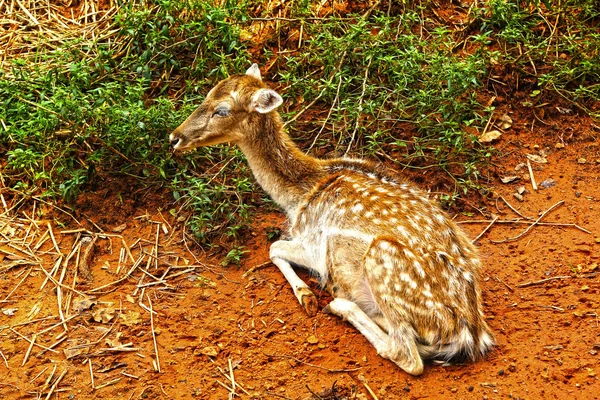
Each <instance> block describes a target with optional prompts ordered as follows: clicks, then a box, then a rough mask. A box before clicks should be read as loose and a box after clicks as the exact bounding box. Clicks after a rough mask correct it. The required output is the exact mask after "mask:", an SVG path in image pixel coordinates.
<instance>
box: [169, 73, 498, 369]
mask: <svg viewBox="0 0 600 400" xmlns="http://www.w3.org/2000/svg"><path fill="white" fill-rule="evenodd" d="M282 103H283V99H282V97H281V95H280V94H279V93H277V92H276V91H275V90H273V89H271V88H269V87H268V86H267V85H266V84H265V83H264V82H263V80H262V77H261V73H260V68H259V67H258V65H257V64H253V65H252V66H251V67H250V68H249V69H248V70H247V71H246V73H245V74H237V75H232V76H230V77H228V78H226V79H224V80H222V81H220V82H219V83H218V84H217V85H216V86H215V87H214V88H212V89H211V90H210V91H209V93H208V94H207V96H206V98H205V100H204V101H203V102H202V103H201V104H200V106H199V107H198V108H197V109H196V110H195V111H194V112H193V113H192V114H191V115H190V116H189V117H188V118H187V119H186V120H185V121H184V122H183V123H182V124H181V125H180V126H179V127H177V128H176V129H175V130H174V131H173V132H172V133H171V134H170V136H169V140H170V144H171V146H172V149H173V150H174V151H179V152H180V151H189V150H192V149H195V148H197V147H200V146H211V145H216V144H220V143H226V142H227V143H233V144H235V145H237V146H239V148H240V149H241V150H242V152H243V154H244V155H245V157H246V159H247V162H248V164H249V166H250V169H251V170H252V173H253V175H254V177H255V179H256V180H257V182H258V183H259V185H260V186H261V187H262V188H263V189H264V190H265V191H266V192H267V194H268V195H269V196H270V197H271V198H272V199H273V200H274V201H275V202H276V203H277V204H278V205H279V206H280V207H281V208H282V209H283V211H284V212H285V214H286V216H287V219H288V224H289V229H288V232H287V236H286V239H280V240H277V241H275V242H274V243H272V245H271V246H270V250H269V257H270V259H271V261H272V263H273V264H275V265H276V266H277V267H278V269H279V270H280V271H281V273H282V274H283V276H284V277H285V279H286V280H287V282H288V283H289V284H290V286H291V288H292V290H293V293H294V295H295V297H296V298H297V299H298V302H299V303H300V305H301V306H302V307H303V308H304V310H305V312H306V314H307V315H308V316H309V317H313V316H315V315H316V314H317V312H318V302H317V297H316V296H315V294H314V293H313V291H312V290H311V289H310V287H309V286H308V285H307V284H306V283H305V282H304V281H303V280H302V279H301V278H300V277H299V276H298V274H297V273H296V270H295V269H294V268H295V267H300V268H304V269H307V270H308V271H310V272H311V273H312V274H313V275H314V276H316V277H317V279H318V282H319V284H320V285H321V288H324V289H325V290H327V291H328V292H329V293H330V294H331V296H332V297H333V300H332V301H331V302H329V304H328V305H326V306H325V308H324V309H323V312H327V313H330V314H333V315H336V316H338V317H340V318H341V319H343V320H345V321H347V322H349V323H350V324H351V325H353V326H354V327H355V328H356V329H357V330H358V331H359V332H360V333H361V334H362V335H364V337H365V338H366V339H367V340H368V341H369V342H370V343H371V344H372V345H373V346H374V348H375V350H376V351H377V353H378V354H379V355H380V356H381V357H383V358H386V359H388V360H390V361H392V362H393V363H395V364H396V365H397V366H398V367H400V368H401V369H402V370H404V371H405V372H407V373H408V374H411V375H420V374H422V373H423V370H424V363H425V362H429V361H431V362H437V363H443V364H446V365H447V364H455V363H464V362H474V361H477V360H479V359H481V358H483V356H485V355H486V353H488V352H489V351H490V350H491V349H492V348H493V347H494V346H495V341H494V337H493V334H492V332H491V330H490V328H489V327H488V325H487V323H486V321H485V316H484V313H483V311H482V294H481V289H480V269H481V261H480V259H479V256H478V251H477V249H476V248H475V246H474V245H473V244H472V243H471V241H470V240H469V238H468V237H467V235H466V234H465V233H464V232H463V231H462V230H461V229H460V228H459V227H458V226H457V225H456V224H455V223H454V222H453V221H452V220H451V219H450V218H449V217H448V216H447V214H446V213H445V212H444V211H443V210H442V209H441V208H440V207H439V206H438V205H437V204H436V203H434V201H432V200H430V199H429V197H428V196H427V195H426V193H425V192H424V191H422V190H421V189H419V188H417V187H416V186H415V185H413V184H412V183H410V182H408V181H406V180H404V179H402V177H400V176H399V173H398V172H394V171H393V170H392V169H389V170H388V169H385V168H383V167H382V166H381V165H379V164H377V163H375V162H372V161H366V160H362V159H354V158H345V157H343V158H331V159H319V158H314V157H312V156H310V155H308V154H305V153H304V152H302V151H301V150H300V149H299V147H298V146H297V145H296V144H295V143H294V142H293V141H292V139H291V138H290V137H289V136H288V134H287V133H286V132H285V131H284V125H283V122H282V118H281V116H280V114H279V112H278V111H277V108H278V107H279V106H280V105H281V104H282Z"/></svg>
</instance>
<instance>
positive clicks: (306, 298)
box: [298, 288, 319, 317]
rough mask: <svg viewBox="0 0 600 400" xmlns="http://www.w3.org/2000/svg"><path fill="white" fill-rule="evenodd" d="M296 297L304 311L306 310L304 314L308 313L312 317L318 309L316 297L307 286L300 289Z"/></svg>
mask: <svg viewBox="0 0 600 400" xmlns="http://www.w3.org/2000/svg"><path fill="white" fill-rule="evenodd" d="M298 297H299V300H300V304H302V307H304V311H306V314H308V316H309V317H314V316H315V315H317V312H318V311H319V303H318V302H317V297H316V296H315V295H314V293H313V292H311V290H310V289H309V288H306V289H305V290H302V291H301V293H299V296H298Z"/></svg>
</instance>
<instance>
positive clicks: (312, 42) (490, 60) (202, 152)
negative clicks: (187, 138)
mask: <svg viewBox="0 0 600 400" xmlns="http://www.w3.org/2000/svg"><path fill="white" fill-rule="evenodd" d="M221 3H222V4H221V5H215V4H214V2H212V1H211V2H209V1H207V0H188V1H184V2H175V1H172V0H162V1H146V2H144V4H145V5H144V6H142V3H141V2H137V1H134V2H128V3H127V4H126V5H123V6H122V8H121V9H120V10H119V12H118V13H117V14H116V15H115V16H114V17H113V19H112V21H111V25H110V27H111V28H112V29H113V30H112V31H111V32H113V33H112V34H111V35H110V36H107V35H104V36H103V35H98V39H97V40H95V41H92V40H89V39H86V40H84V39H68V40H65V41H64V43H63V44H62V45H59V46H58V47H56V46H55V45H52V46H50V43H47V42H44V41H43V40H44V39H41V38H38V39H36V40H38V41H39V43H37V48H38V50H37V51H35V52H30V53H25V54H22V55H21V56H20V57H19V58H13V59H12V60H10V62H9V63H8V64H6V65H5V68H4V69H3V70H2V71H0V122H1V124H0V155H1V156H2V157H3V158H4V160H5V162H3V163H2V168H3V170H2V178H3V180H4V183H5V185H6V186H7V187H9V188H11V189H13V190H15V191H17V192H19V193H23V194H27V195H38V196H45V197H47V198H52V199H60V198H62V199H64V201H66V202H67V203H73V202H74V201H75V200H76V198H77V196H78V194H79V193H81V192H82V191H85V190H89V189H90V188H92V187H94V185H93V184H94V183H97V182H100V181H102V179H103V178H104V177H106V176H107V175H111V176H114V177H119V176H125V175H127V176H134V177H136V178H138V181H139V182H140V184H141V185H162V186H166V187H168V188H169V189H170V190H171V191H172V193H173V196H174V200H175V201H176V203H175V204H176V207H175V208H174V211H173V212H176V210H177V209H179V208H182V209H187V210H191V211H192V213H191V215H192V216H191V217H190V218H189V220H188V224H189V228H190V231H191V232H192V233H193V234H194V235H195V237H196V238H197V239H198V240H199V241H200V242H202V243H204V244H211V243H214V242H215V241H216V239H217V238H224V239H225V240H224V241H225V242H227V243H230V245H229V247H228V250H231V252H230V253H229V254H230V255H229V256H228V257H226V259H227V262H238V261H239V259H240V258H241V257H242V255H243V249H241V248H240V247H239V243H237V239H238V238H239V237H240V232H242V231H243V230H244V228H245V227H246V226H247V224H248V221H249V219H250V216H251V214H252V210H253V208H254V207H255V206H256V204H259V203H260V202H261V200H260V196H261V195H260V194H259V195H257V193H260V192H258V188H257V186H256V185H255V184H254V183H253V180H252V178H251V174H250V171H249V170H248V168H247V166H246V164H245V163H244V160H243V157H242V155H241V153H240V152H239V150H237V149H235V148H232V147H229V146H216V147H214V148H202V149H199V150H198V151H196V152H194V153H192V154H189V155H186V156H185V157H183V158H174V157H173V156H172V155H171V154H170V152H169V150H168V143H167V137H168V134H169V132H170V131H171V130H172V129H173V128H174V127H176V126H177V125H178V124H179V123H180V122H181V121H183V120H184V119H185V118H186V117H187V115H189V114H190V113H191V111H192V110H193V109H194V108H195V107H196V106H197V105H198V104H199V103H200V102H201V101H202V99H203V95H204V94H205V93H206V92H207V91H208V89H209V88H210V87H211V86H212V85H214V84H215V83H216V82H217V81H218V80H220V79H222V78H224V77H226V76H228V75H229V74H232V73H239V72H243V71H244V70H245V69H246V68H247V67H248V66H249V65H250V63H251V62H252V61H256V62H259V63H260V64H261V65H262V66H263V67H264V68H268V71H267V72H266V74H265V75H266V77H267V79H268V80H270V81H272V82H273V83H274V85H275V86H276V87H277V88H278V90H279V91H280V92H281V93H282V95H283V96H284V99H285V103H284V106H283V107H282V111H283V112H284V117H285V119H286V120H289V121H291V122H290V123H289V125H288V130H289V131H290V133H291V135H292V136H294V137H295V138H297V139H298V141H299V142H300V143H301V144H302V146H303V147H304V148H305V149H309V148H311V151H312V152H313V153H315V154H318V155H324V154H337V155H343V154H346V153H347V154H349V155H358V156H367V157H377V158H379V159H381V160H384V161H390V160H391V161H392V162H395V163H397V164H399V165H400V166H402V167H410V168H433V169H438V170H440V171H443V173H444V174H445V175H446V176H447V179H448V180H449V181H450V182H452V183H453V184H454V190H451V191H450V192H448V193H446V194H445V197H444V202H445V203H448V204H451V203H452V202H453V201H455V200H456V199H457V198H458V197H459V196H460V195H461V194H462V193H464V192H465V191H467V190H469V189H478V188H481V187H484V186H485V185H486V184H487V181H486V180H485V177H484V176H483V174H482V171H484V170H485V166H486V165H487V164H488V163H489V162H490V160H491V157H492V156H493V150H492V149H490V148H488V147H486V146H483V145H481V144H480V143H479V142H478V141H477V135H476V134H475V133H476V132H481V131H482V130H483V129H484V127H485V125H486V123H487V121H488V120H489V119H490V118H491V117H492V115H493V113H494V112H495V109H494V107H493V106H489V107H487V106H484V105H482V104H481V103H480V102H481V100H480V99H481V96H482V94H483V95H485V94H486V93H489V90H490V88H489V86H488V82H489V81H488V79H487V78H488V77H489V76H491V75H497V74H498V73H502V74H507V75H508V74H515V75H516V76H518V77H519V79H520V82H522V84H521V87H520V90H521V92H522V93H524V96H525V100H523V101H522V102H521V106H523V107H541V106H543V105H544V104H545V103H547V102H550V101H552V99H554V98H560V99H561V101H566V102H568V103H570V104H572V105H573V107H576V108H577V109H578V110H581V112H584V113H588V114H589V115H591V116H592V117H593V118H598V117H600V114H599V104H600V86H599V84H598V82H600V69H599V68H598V65H600V33H599V30H598V28H597V25H598V23H599V20H600V10H599V7H598V5H597V2H596V1H594V0H565V1H562V2H560V6H552V5H551V4H550V3H553V4H554V3H555V2H544V1H541V2H539V1H538V2H536V1H522V2H517V1H507V0H489V1H486V2H478V3H477V5H476V6H474V7H472V8H470V9H469V8H460V7H458V6H456V5H454V7H456V10H455V11H456V12H457V13H458V15H459V17H460V19H461V21H462V24H458V25H451V24H450V22H449V21H446V20H444V18H443V17H440V16H439V15H438V14H439V13H437V14H436V12H435V11H436V7H437V6H436V5H435V4H434V3H429V2H427V1H424V2H419V3H418V4H420V5H417V4H412V3H411V2H405V1H402V2H394V3H393V4H392V5H391V6H390V5H389V4H388V3H387V2H385V1H384V2H381V3H380V5H379V7H378V8H377V9H373V10H371V11H370V12H368V13H365V11H366V9H365V10H361V14H352V13H349V12H345V11H343V10H342V11H339V12H338V11H333V12H332V11H330V12H328V13H325V14H323V12H321V14H317V6H316V5H315V4H317V3H314V4H313V2H307V1H296V2H290V3H289V4H287V5H285V6H281V9H280V10H268V9H266V5H267V3H263V2H260V1H257V0H246V1H230V0H229V1H222V2H221ZM278 13H280V14H278ZM277 15H281V16H282V17H285V18H284V19H281V20H278V21H276V20H275V19H274V17H276V16H277ZM256 18H261V20H256ZM313 102H314V103H313ZM309 105H310V107H308V106H309ZM220 241H221V242H223V240H220Z"/></svg>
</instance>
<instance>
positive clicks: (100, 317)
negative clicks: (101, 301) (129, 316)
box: [92, 306, 115, 324]
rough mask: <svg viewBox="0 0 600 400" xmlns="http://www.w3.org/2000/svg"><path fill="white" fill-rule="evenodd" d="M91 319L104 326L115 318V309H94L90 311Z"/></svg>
mask: <svg viewBox="0 0 600 400" xmlns="http://www.w3.org/2000/svg"><path fill="white" fill-rule="evenodd" d="M92 317H93V318H94V321H96V322H102V323H103V324H106V323H107V322H109V321H110V320H112V319H113V318H114V317H115V309H114V308H112V307H110V306H108V307H103V308H94V310H93V311H92Z"/></svg>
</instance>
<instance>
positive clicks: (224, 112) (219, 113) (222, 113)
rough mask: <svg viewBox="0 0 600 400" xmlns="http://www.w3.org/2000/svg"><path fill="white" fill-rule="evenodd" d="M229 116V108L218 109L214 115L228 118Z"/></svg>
mask: <svg viewBox="0 0 600 400" xmlns="http://www.w3.org/2000/svg"><path fill="white" fill-rule="evenodd" d="M228 115H229V108H227V107H217V108H216V109H215V112H214V113H213V115H212V116H213V117H227V116H228Z"/></svg>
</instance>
